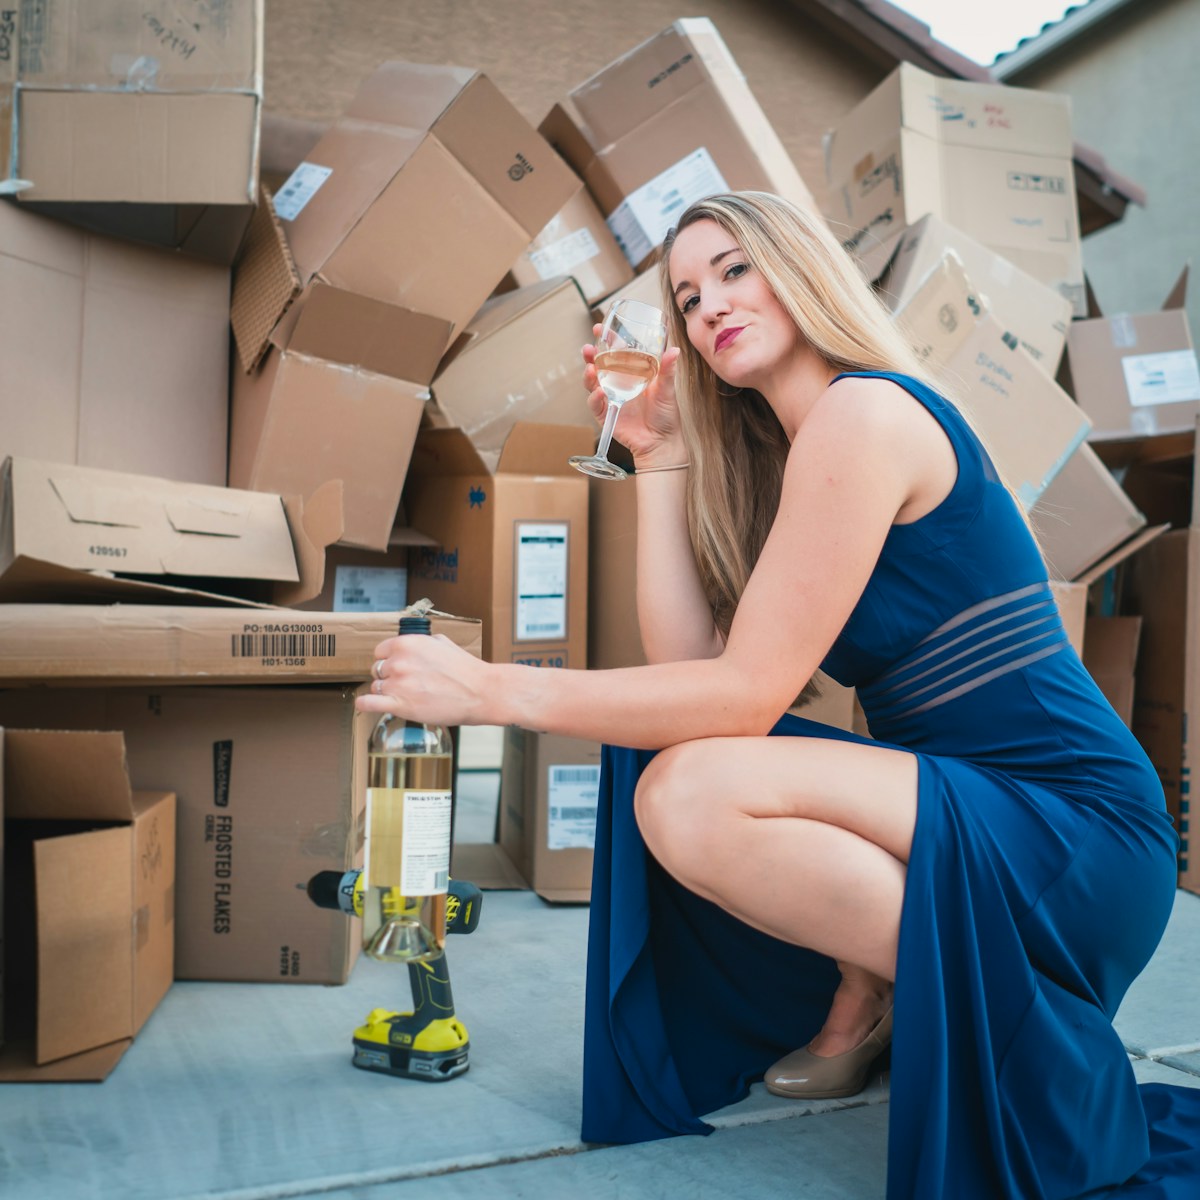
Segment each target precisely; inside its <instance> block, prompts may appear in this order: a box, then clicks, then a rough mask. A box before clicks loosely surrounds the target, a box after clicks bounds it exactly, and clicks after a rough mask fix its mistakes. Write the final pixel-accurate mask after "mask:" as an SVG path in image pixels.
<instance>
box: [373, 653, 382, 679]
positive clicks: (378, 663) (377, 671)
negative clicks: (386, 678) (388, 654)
mask: <svg viewBox="0 0 1200 1200" xmlns="http://www.w3.org/2000/svg"><path fill="white" fill-rule="evenodd" d="M371 674H372V675H374V676H375V678H376V679H382V678H383V659H382V658H377V659H376V660H375V664H374V666H372V667H371Z"/></svg>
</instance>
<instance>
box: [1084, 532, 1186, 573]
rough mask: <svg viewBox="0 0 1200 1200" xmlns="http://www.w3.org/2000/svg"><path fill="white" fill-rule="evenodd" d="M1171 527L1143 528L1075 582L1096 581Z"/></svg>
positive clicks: (1094, 564)
mask: <svg viewBox="0 0 1200 1200" xmlns="http://www.w3.org/2000/svg"><path fill="white" fill-rule="evenodd" d="M1170 528H1171V526H1170V525H1167V524H1164V525H1151V526H1149V527H1148V528H1146V529H1143V530H1142V531H1141V532H1140V533H1137V534H1135V535H1134V536H1133V537H1131V538H1130V539H1129V540H1128V541H1127V542H1122V543H1121V545H1119V546H1118V547H1117V548H1116V549H1115V550H1114V551H1112V553H1111V554H1106V555H1105V556H1104V557H1103V558H1102V559H1100V561H1099V562H1097V563H1093V564H1092V566H1090V567H1088V569H1087V570H1086V571H1084V572H1082V573H1081V574H1080V575H1079V576H1077V577H1076V579H1075V580H1074V582H1075V583H1083V584H1092V583H1095V582H1096V580H1097V579H1099V578H1100V576H1101V575H1103V574H1104V573H1105V572H1106V571H1108V570H1109V569H1110V568H1112V567H1115V566H1116V565H1117V564H1118V563H1120V562H1124V561H1125V559H1127V558H1128V557H1129V556H1130V555H1131V554H1136V553H1137V552H1138V551H1139V550H1140V549H1141V548H1142V547H1143V546H1148V545H1149V544H1150V543H1151V542H1152V541H1154V539H1155V538H1156V537H1158V536H1159V534H1162V533H1166V531H1167V530H1168V529H1170Z"/></svg>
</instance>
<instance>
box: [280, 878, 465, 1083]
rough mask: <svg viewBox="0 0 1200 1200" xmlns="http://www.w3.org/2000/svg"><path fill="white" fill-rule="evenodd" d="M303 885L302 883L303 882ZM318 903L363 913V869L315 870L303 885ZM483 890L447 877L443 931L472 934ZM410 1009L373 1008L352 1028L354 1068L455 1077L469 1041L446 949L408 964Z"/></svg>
mask: <svg viewBox="0 0 1200 1200" xmlns="http://www.w3.org/2000/svg"><path fill="white" fill-rule="evenodd" d="M301 886H303V885H301ZM305 890H306V891H307V892H308V897H309V899H310V900H311V901H312V902H313V903H314V904H316V905H317V906H318V907H320V908H331V909H337V910H338V911H339V912H344V913H346V914H347V915H348V916H356V917H361V916H362V910H363V891H364V880H363V873H362V871H361V870H350V871H346V872H339V871H318V872H317V874H315V875H314V876H313V877H312V878H311V879H310V880H309V881H308V885H307V887H306V889H305ZM482 907H483V893H482V892H481V891H480V890H479V888H477V887H476V886H475V885H474V884H473V883H465V882H464V881H462V880H461V879H451V880H450V882H449V885H448V888H447V893H446V932H447V933H470V932H471V931H472V930H474V928H475V927H476V926H477V925H478V924H479V916H480V912H481V911H482ZM408 980H409V983H410V985H411V986H412V995H413V1010H412V1012H393V1011H391V1010H389V1009H385V1008H373V1009H371V1011H370V1012H369V1013H367V1018H366V1021H365V1022H364V1023H363V1024H362V1025H360V1026H359V1027H358V1028H357V1029H356V1030H355V1031H354V1039H353V1042H354V1057H353V1058H352V1059H351V1061H352V1062H353V1064H354V1065H355V1066H356V1067H361V1068H362V1069H363V1070H365V1071H381V1072H383V1073H384V1074H387V1075H399V1076H401V1077H402V1078H405V1079H425V1080H429V1081H431V1082H436V1081H439V1080H443V1079H453V1078H454V1077H455V1076H456V1075H461V1074H462V1073H463V1072H464V1071H466V1069H467V1067H468V1065H469V1064H468V1061H467V1053H468V1050H469V1048H470V1043H469V1041H468V1039H467V1030H466V1027H465V1026H464V1025H463V1023H462V1022H461V1021H460V1020H459V1019H458V1018H457V1017H456V1016H455V1015H454V997H453V995H452V994H451V991H450V969H449V967H448V966H447V965H446V955H445V951H443V952H442V953H440V954H438V955H437V956H436V957H434V958H431V959H427V960H425V961H419V962H410V963H409V964H408Z"/></svg>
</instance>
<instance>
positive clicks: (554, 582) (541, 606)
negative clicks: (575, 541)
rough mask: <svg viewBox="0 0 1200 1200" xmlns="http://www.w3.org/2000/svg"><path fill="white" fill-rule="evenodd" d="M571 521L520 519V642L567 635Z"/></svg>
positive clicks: (517, 578)
mask: <svg viewBox="0 0 1200 1200" xmlns="http://www.w3.org/2000/svg"><path fill="white" fill-rule="evenodd" d="M567 561H568V558H567V522H566V521H540V522H537V523H534V522H517V527H516V563H515V568H516V569H515V570H514V572H513V576H514V579H515V581H516V592H517V596H516V601H517V602H516V608H515V614H514V624H515V628H514V630H513V640H514V641H518V642H553V641H563V640H565V638H566V636H567Z"/></svg>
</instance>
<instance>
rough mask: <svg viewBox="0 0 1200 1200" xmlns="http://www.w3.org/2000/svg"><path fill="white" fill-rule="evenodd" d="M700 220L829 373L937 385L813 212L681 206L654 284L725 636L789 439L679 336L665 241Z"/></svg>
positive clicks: (700, 544) (763, 535)
mask: <svg viewBox="0 0 1200 1200" xmlns="http://www.w3.org/2000/svg"><path fill="white" fill-rule="evenodd" d="M705 220H710V221H714V222H715V223H716V224H717V225H719V226H720V227H721V228H722V229H723V230H725V232H726V233H728V234H729V235H730V237H732V238H733V240H734V241H735V242H736V243H737V244H738V246H739V247H740V248H741V250H742V253H743V254H744V255H745V258H746V261H747V262H748V263H749V265H750V266H751V267H752V268H753V270H755V271H756V272H758V273H759V274H760V275H761V276H762V278H763V279H764V281H765V282H766V283H767V285H768V287H769V288H770V289H771V291H772V292H773V293H774V295H775V297H776V298H777V299H778V301H779V303H780V304H781V305H782V306H783V308H784V310H785V311H786V312H787V313H788V315H789V316H790V317H791V318H792V320H793V321H794V322H795V323H796V327H797V328H798V329H799V331H800V334H801V336H802V337H803V338H804V339H805V341H807V342H808V344H809V345H810V346H811V347H812V348H813V349H814V350H815V351H816V352H817V353H818V354H819V355H820V356H821V358H822V359H823V360H824V361H825V363H826V364H827V365H828V366H829V367H830V369H831V370H834V371H896V372H900V373H902V374H905V375H912V376H915V377H916V378H917V379H920V380H922V381H924V382H926V383H929V384H930V386H932V387H937V386H938V385H937V384H936V383H935V381H934V379H933V377H932V376H931V375H930V374H929V372H928V370H927V369H926V367H925V365H924V363H923V362H922V360H921V359H920V358H919V357H918V356H917V354H916V352H915V351H914V350H913V349H912V348H911V347H910V346H909V344H908V343H907V342H906V341H905V339H904V337H903V335H902V334H901V333H900V331H899V330H898V329H897V328H896V326H895V325H894V324H893V321H892V318H891V315H890V314H889V313H888V311H887V309H886V308H885V307H884V306H883V303H882V302H881V301H880V300H879V298H878V297H877V296H876V295H875V293H874V292H873V291H872V290H871V288H870V287H869V286H868V284H867V283H866V281H865V280H864V279H863V277H862V276H861V274H860V273H859V271H858V268H857V267H856V266H855V265H854V263H853V261H852V260H851V259H850V256H849V255H848V254H847V253H846V251H845V250H844V249H843V248H842V246H841V245H840V244H839V242H838V241H837V239H836V238H834V236H833V234H832V233H830V232H829V230H828V228H827V227H826V225H825V224H824V222H823V221H822V220H821V218H820V217H817V216H814V215H810V214H809V213H806V212H804V211H803V210H802V209H800V208H798V207H797V206H796V205H794V204H792V203H790V202H789V201H787V200H784V199H783V198H781V197H779V196H774V195H771V194H769V193H767V192H730V193H724V194H720V195H716V196H709V197H707V198H706V199H704V200H699V201H697V202H696V203H695V204H692V205H691V206H690V207H689V208H688V209H686V210H685V211H684V213H683V214H682V216H681V217H680V218H679V222H678V224H677V225H676V226H675V228H674V229H672V230H671V231H670V233H668V234H667V237H666V240H665V242H664V243H663V251H662V257H661V259H660V280H661V283H662V291H663V309H664V311H665V312H666V313H667V323H668V328H669V330H670V341H671V343H672V344H673V345H675V346H678V347H679V348H680V357H679V361H678V363H677V364H676V369H675V390H676V394H677V396H678V398H679V413H680V424H681V428H682V432H683V438H684V443H685V445H686V446H687V449H688V457H689V459H690V461H691V464H692V469H691V471H690V472H689V478H688V528H689V532H690V535H691V540H692V549H693V552H694V554H695V557H696V563H697V565H698V567H699V570H700V577H701V580H702V581H703V584H704V590H705V594H706V596H707V598H708V602H709V605H710V607H711V608H712V612H713V619H714V621H715V623H716V625H717V628H718V629H719V630H720V631H721V634H722V636H727V635H728V633H729V627H730V625H731V624H732V621H733V613H734V610H735V609H736V607H737V603H738V600H739V598H740V597H741V594H742V591H743V590H744V588H745V586H746V582H747V580H748V579H749V578H750V572H751V571H752V570H753V568H754V564H755V562H756V561H757V560H758V556H759V554H760V553H761V551H762V548H763V543H764V542H765V541H766V539H767V534H768V533H769V532H770V529H771V523H772V522H773V521H774V519H775V515H776V512H777V510H778V508H779V497H780V492H781V491H782V487H783V470H784V464H785V461H786V459H787V454H788V449H789V443H788V440H787V436H786V434H785V433H784V431H783V427H782V426H781V425H780V423H779V420H778V418H777V417H776V416H775V413H774V412H773V411H772V409H771V407H770V405H769V404H768V403H767V402H766V400H765V399H764V398H763V397H762V396H761V395H760V394H759V393H758V392H756V391H754V390H753V389H750V388H740V389H735V388H731V387H729V386H728V385H726V384H725V382H724V381H723V380H721V379H720V378H718V376H717V375H716V374H715V373H714V372H713V370H712V369H711V368H710V367H709V366H708V364H707V363H706V362H705V361H704V360H703V359H702V358H701V357H700V354H699V353H698V352H697V350H696V349H695V347H694V346H693V345H692V344H691V342H689V341H688V336H687V329H686V326H685V323H684V317H683V314H682V313H681V312H680V311H679V307H678V305H677V304H676V302H675V299H674V296H673V295H672V293H671V278H670V257H671V248H672V247H673V245H674V244H675V239H676V237H678V235H679V233H680V232H681V231H682V230H684V229H686V228H687V227H688V226H689V225H693V224H695V223H696V222H697V221H705ZM939 390H941V391H943V392H944V388H940V389H939Z"/></svg>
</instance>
